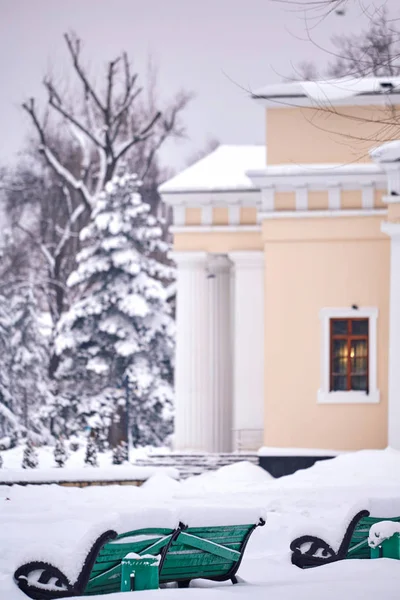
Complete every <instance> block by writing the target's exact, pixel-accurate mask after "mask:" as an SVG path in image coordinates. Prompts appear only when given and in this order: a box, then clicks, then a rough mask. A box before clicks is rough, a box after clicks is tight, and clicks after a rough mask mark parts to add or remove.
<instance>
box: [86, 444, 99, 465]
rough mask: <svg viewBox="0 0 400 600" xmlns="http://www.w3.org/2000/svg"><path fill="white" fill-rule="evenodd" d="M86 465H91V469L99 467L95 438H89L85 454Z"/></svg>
mask: <svg viewBox="0 0 400 600" xmlns="http://www.w3.org/2000/svg"><path fill="white" fill-rule="evenodd" d="M85 464H87V465H90V466H91V467H98V466H99V463H98V461H97V446H96V442H95V440H94V438H93V437H89V439H88V443H87V446H86V454H85Z"/></svg>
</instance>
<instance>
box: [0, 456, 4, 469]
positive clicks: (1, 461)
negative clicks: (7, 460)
mask: <svg viewBox="0 0 400 600" xmlns="http://www.w3.org/2000/svg"><path fill="white" fill-rule="evenodd" d="M3 464H4V461H3V457H2V455H1V454H0V469H2V468H3Z"/></svg>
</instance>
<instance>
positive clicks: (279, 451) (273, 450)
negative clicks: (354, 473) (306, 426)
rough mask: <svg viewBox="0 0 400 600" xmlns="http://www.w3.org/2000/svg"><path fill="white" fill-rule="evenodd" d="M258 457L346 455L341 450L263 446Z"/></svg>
mask: <svg viewBox="0 0 400 600" xmlns="http://www.w3.org/2000/svg"><path fill="white" fill-rule="evenodd" d="M257 454H258V456H338V455H339V454H345V452H343V451H340V450H322V449H320V448H277V447H274V446H262V447H261V448H260V449H259V451H258V453H257Z"/></svg>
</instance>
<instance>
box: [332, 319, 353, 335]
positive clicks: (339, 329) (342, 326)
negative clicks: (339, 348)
mask: <svg viewBox="0 0 400 600" xmlns="http://www.w3.org/2000/svg"><path fill="white" fill-rule="evenodd" d="M348 324H349V322H348V320H347V319H332V333H333V335H347V333H348V331H347V328H348Z"/></svg>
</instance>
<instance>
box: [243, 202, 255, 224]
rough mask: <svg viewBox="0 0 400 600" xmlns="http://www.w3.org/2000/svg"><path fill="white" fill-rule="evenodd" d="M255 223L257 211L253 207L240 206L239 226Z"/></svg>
mask: <svg viewBox="0 0 400 600" xmlns="http://www.w3.org/2000/svg"><path fill="white" fill-rule="evenodd" d="M256 223H257V209H256V208H255V207H253V206H242V207H241V209H240V224H241V225H255V224H256Z"/></svg>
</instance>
